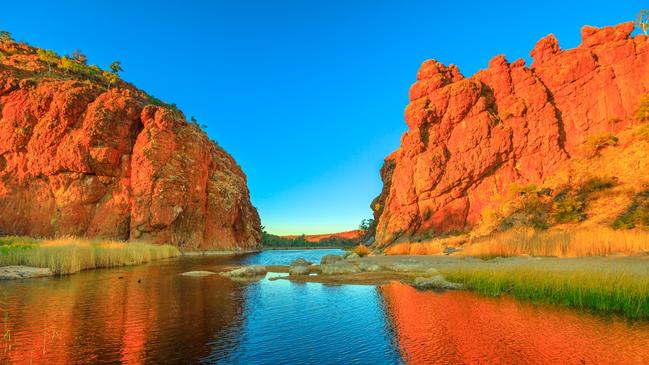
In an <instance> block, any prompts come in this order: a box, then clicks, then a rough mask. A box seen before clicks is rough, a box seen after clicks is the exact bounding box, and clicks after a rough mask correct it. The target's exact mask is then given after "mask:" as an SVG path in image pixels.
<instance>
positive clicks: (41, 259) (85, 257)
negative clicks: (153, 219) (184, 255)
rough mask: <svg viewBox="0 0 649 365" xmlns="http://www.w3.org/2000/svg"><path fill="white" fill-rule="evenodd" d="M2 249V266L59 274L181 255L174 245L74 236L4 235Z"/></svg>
mask: <svg viewBox="0 0 649 365" xmlns="http://www.w3.org/2000/svg"><path fill="white" fill-rule="evenodd" d="M0 248H1V250H0V266H7V265H26V266H32V267H47V268H50V269H51V270H52V271H53V272H54V273H55V274H57V275H65V274H72V273H76V272H79V271H82V270H87V269H94V268H105V267H116V266H126V265H137V264H142V263H145V262H149V261H154V260H158V259H163V258H169V257H176V256H179V255H180V251H178V249H177V248H176V247H174V246H171V245H152V244H147V243H142V242H119V241H110V240H106V241H102V240H88V239H82V238H75V237H62V238H57V239H51V240H38V239H33V238H28V237H3V238H0Z"/></svg>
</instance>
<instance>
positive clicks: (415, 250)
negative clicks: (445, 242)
mask: <svg viewBox="0 0 649 365" xmlns="http://www.w3.org/2000/svg"><path fill="white" fill-rule="evenodd" d="M442 252H444V247H442V244H441V242H440V241H430V242H402V243H396V244H394V245H392V246H390V247H388V248H386V249H385V254H386V255H438V254H441V253H442Z"/></svg>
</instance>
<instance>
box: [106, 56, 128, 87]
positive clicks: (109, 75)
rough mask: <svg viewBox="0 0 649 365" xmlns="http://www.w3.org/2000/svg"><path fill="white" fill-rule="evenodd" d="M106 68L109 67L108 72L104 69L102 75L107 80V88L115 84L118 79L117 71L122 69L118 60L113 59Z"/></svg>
mask: <svg viewBox="0 0 649 365" xmlns="http://www.w3.org/2000/svg"><path fill="white" fill-rule="evenodd" d="M108 68H110V72H108V71H104V73H103V75H104V77H105V78H106V80H108V88H109V89H110V85H115V84H116V83H117V81H119V72H120V71H124V69H122V63H121V62H120V61H113V63H111V64H110V65H109V66H108Z"/></svg>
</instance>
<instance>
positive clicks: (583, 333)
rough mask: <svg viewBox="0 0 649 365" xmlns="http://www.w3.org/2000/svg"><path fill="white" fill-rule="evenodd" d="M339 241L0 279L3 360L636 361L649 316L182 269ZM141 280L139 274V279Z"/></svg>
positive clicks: (285, 259)
mask: <svg viewBox="0 0 649 365" xmlns="http://www.w3.org/2000/svg"><path fill="white" fill-rule="evenodd" d="M337 252H339V251H336V250H309V251H265V252H262V253H259V254H253V255H248V256H240V257H234V258H233V257H219V256H209V257H183V258H179V259H174V260H168V261H161V262H156V263H153V264H149V265H144V266H137V267H130V268H118V269H109V270H97V271H88V272H82V273H79V274H76V275H72V276H69V277H64V278H46V279H35V280H25V281H12V282H0V311H1V312H0V315H1V316H2V317H1V318H0V321H1V323H0V331H2V334H1V336H2V337H0V363H3V364H4V363H16V364H29V363H33V364H79V363H80V364H86V363H89V364H102V363H128V364H139V363H150V364H167V363H168V364H193V363H208V364H210V363H211V364H400V363H412V364H646V363H649V323H648V322H642V321H627V320H625V319H623V318H619V317H610V316H606V317H604V316H597V315H592V314H588V313H583V312H578V311H574V310H571V309H564V308H550V307H544V306H535V305H532V304H529V303H521V302H517V301H514V300H511V299H508V298H504V299H496V298H485V297H481V296H478V295H475V294H473V293H470V292H464V291H447V292H443V293H437V292H420V291H417V290H415V289H413V288H411V287H410V286H407V285H404V284H400V283H396V282H395V283H392V284H388V285H383V286H380V287H375V286H354V285H342V286H331V285H322V284H317V283H306V284H294V283H290V282H288V281H285V280H274V281H271V280H269V277H271V276H272V275H274V274H269V276H268V277H267V278H266V279H263V280H261V281H258V282H252V283H245V282H235V281H231V280H229V279H227V278H223V277H221V276H219V275H212V276H208V277H203V278H196V277H184V276H180V275H179V274H180V273H183V272H185V271H191V270H218V269H219V267H222V266H229V265H233V264H240V263H246V264H287V263H289V262H290V261H292V260H293V259H294V258H296V257H306V258H307V259H310V260H311V261H318V260H319V258H320V257H321V256H323V255H325V254H329V253H337ZM138 281H139V282H138Z"/></svg>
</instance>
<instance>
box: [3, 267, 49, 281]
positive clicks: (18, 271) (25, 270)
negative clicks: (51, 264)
mask: <svg viewBox="0 0 649 365" xmlns="http://www.w3.org/2000/svg"><path fill="white" fill-rule="evenodd" d="M52 275H54V273H53V272H52V270H50V269H49V268H40V267H30V266H19V265H15V266H3V267H0V280H12V279H29V278H41V277H45V276H52Z"/></svg>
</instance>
